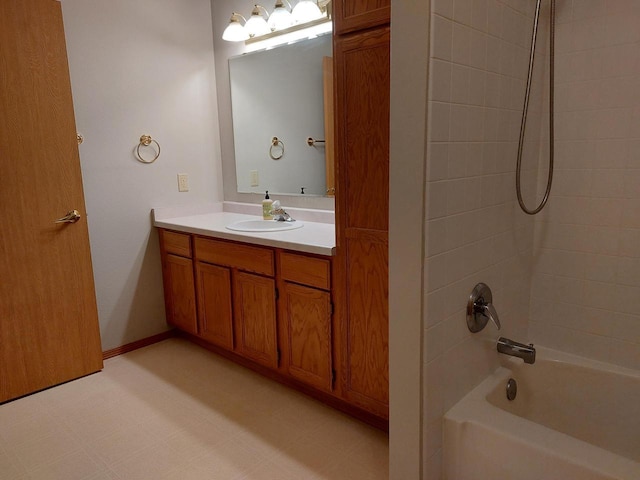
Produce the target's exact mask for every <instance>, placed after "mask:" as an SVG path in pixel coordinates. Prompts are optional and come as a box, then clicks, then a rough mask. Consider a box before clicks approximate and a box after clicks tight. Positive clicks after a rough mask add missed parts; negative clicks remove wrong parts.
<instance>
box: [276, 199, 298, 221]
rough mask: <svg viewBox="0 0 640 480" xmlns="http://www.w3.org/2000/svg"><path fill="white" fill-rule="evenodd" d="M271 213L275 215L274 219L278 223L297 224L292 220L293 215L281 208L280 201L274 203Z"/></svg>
mask: <svg viewBox="0 0 640 480" xmlns="http://www.w3.org/2000/svg"><path fill="white" fill-rule="evenodd" d="M270 213H271V215H273V219H274V220H275V221H276V222H295V220H294V219H293V218H291V215H289V214H288V213H287V212H285V210H284V208H282V207H281V206H280V202H279V201H278V200H276V201H275V202H273V205H272V207H271V212H270Z"/></svg>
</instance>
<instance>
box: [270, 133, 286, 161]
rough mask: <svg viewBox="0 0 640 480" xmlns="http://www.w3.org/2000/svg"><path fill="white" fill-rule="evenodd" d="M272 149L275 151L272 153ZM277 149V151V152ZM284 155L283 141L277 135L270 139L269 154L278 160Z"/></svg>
mask: <svg viewBox="0 0 640 480" xmlns="http://www.w3.org/2000/svg"><path fill="white" fill-rule="evenodd" d="M274 150H275V152H276V153H274ZM278 150H279V152H278ZM283 155H284V143H283V142H282V140H280V139H278V137H273V138H272V139H271V146H270V147H269V156H270V157H271V158H272V159H273V160H280V159H281V158H282V156H283Z"/></svg>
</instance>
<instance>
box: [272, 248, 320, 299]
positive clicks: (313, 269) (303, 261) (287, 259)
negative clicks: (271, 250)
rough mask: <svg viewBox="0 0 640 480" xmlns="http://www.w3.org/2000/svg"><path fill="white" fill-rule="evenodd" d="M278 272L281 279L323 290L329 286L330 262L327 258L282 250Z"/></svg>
mask: <svg viewBox="0 0 640 480" xmlns="http://www.w3.org/2000/svg"><path fill="white" fill-rule="evenodd" d="M280 274H281V275H282V279H283V280H288V281H290V282H295V283H300V284H302V285H308V286H310V287H316V288H322V289H324V290H329V289H330V288H331V262H330V261H329V260H328V259H323V258H316V257H307V256H305V255H298V254H295V253H285V252H282V253H281V254H280Z"/></svg>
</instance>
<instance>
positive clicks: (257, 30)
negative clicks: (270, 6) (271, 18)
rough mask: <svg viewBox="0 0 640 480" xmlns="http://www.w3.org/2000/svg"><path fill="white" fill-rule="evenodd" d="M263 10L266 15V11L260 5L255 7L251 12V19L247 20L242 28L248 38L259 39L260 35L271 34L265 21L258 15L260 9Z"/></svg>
mask: <svg viewBox="0 0 640 480" xmlns="http://www.w3.org/2000/svg"><path fill="white" fill-rule="evenodd" d="M261 8H262V9H263V10H264V11H265V13H266V10H265V8H264V7H263V6H261V5H255V6H254V7H253V10H252V11H251V17H249V20H247V23H246V24H245V26H244V28H245V29H246V30H247V33H248V34H249V36H250V37H259V36H260V35H265V34H267V33H270V32H271V29H270V28H269V25H268V24H267V21H266V20H265V19H264V17H263V16H262V14H261V13H260V9H261ZM267 17H268V15H267Z"/></svg>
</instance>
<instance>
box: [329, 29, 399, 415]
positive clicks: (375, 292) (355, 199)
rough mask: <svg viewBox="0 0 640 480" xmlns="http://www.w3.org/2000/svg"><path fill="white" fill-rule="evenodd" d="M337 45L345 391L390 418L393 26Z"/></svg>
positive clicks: (348, 396) (339, 296) (350, 398)
mask: <svg viewBox="0 0 640 480" xmlns="http://www.w3.org/2000/svg"><path fill="white" fill-rule="evenodd" d="M335 47H336V48H335V60H336V65H335V67H336V87H337V90H336V92H337V94H336V99H337V106H336V112H337V113H336V138H337V140H336V144H337V146H338V148H337V150H336V153H337V159H336V161H337V164H338V170H337V171H338V175H337V177H338V192H337V194H336V195H337V196H336V198H337V202H336V219H337V224H336V228H337V233H338V249H337V261H336V265H337V266H338V268H339V275H337V276H336V281H337V283H338V284H337V285H336V300H337V301H338V302H339V304H340V312H343V315H341V320H340V321H341V327H340V331H341V338H340V344H341V352H340V353H341V356H340V358H339V360H340V371H341V372H342V391H343V394H344V396H345V398H346V399H347V400H348V401H350V402H353V403H354V404H357V405H359V406H361V407H362V408H364V409H366V410H368V411H370V412H372V413H375V414H376V415H379V416H381V417H387V416H388V396H389V386H388V383H389V372H388V365H389V360H388V328H389V327H388V324H389V320H388V298H387V295H388V225H389V223H388V201H389V85H390V82H389V80H390V75H389V58H390V55H389V29H388V28H386V27H385V28H378V29H376V30H369V31H366V32H363V33H357V34H354V35H350V36H345V37H342V38H338V39H337V40H336V42H335Z"/></svg>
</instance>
